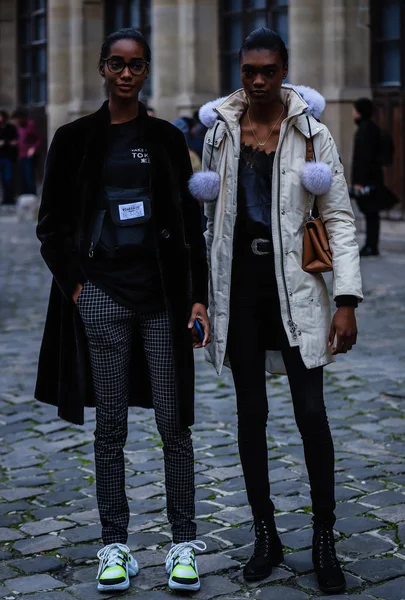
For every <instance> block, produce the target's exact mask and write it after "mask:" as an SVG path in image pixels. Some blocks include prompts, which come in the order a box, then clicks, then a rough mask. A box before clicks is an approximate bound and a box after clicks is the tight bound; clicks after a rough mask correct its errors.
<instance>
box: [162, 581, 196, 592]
mask: <svg viewBox="0 0 405 600" xmlns="http://www.w3.org/2000/svg"><path fill="white" fill-rule="evenodd" d="M200 587H201V583H200V582H199V581H198V583H190V584H189V585H187V583H177V582H176V581H171V580H169V588H170V589H171V590H183V591H188V592H198V590H199V589H200Z"/></svg>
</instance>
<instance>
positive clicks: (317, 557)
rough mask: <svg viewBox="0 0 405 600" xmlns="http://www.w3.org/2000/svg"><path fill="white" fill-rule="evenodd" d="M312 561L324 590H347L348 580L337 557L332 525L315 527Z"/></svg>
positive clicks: (338, 592)
mask: <svg viewBox="0 0 405 600" xmlns="http://www.w3.org/2000/svg"><path fill="white" fill-rule="evenodd" d="M312 561H313V563H314V568H315V573H316V576H317V578H318V584H319V587H320V589H321V591H322V592H324V593H325V594H341V593H343V592H344V591H345V589H346V580H345V576H344V574H343V572H342V569H341V568H340V564H339V561H338V559H337V558H336V551H335V538H334V536H333V529H332V527H327V526H323V527H322V526H320V527H316V528H315V529H314V537H313V541H312Z"/></svg>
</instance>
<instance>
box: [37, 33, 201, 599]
mask: <svg viewBox="0 0 405 600" xmlns="http://www.w3.org/2000/svg"><path fill="white" fill-rule="evenodd" d="M150 61H151V51H150V48H149V46H148V44H147V42H146V41H145V39H144V37H143V36H142V35H141V34H140V33H139V32H138V31H136V30H135V29H121V30H119V31H117V32H115V33H112V34H111V35H109V36H108V37H107V39H106V40H105V42H104V44H103V46H102V48H101V54H100V61H99V71H100V74H101V76H102V77H103V78H104V79H105V82H106V88H107V90H108V94H109V100H107V101H106V102H105V103H104V104H103V106H102V107H101V108H100V110H99V111H97V112H96V113H94V114H92V115H89V116H87V117H84V118H81V119H79V120H77V121H74V122H73V123H69V124H67V125H64V126H63V127H61V128H60V129H58V130H57V132H56V134H55V136H54V139H53V141H52V144H51V147H50V150H49V154H48V159H47V164H46V171H45V180H44V186H43V195H42V203H41V207H40V212H39V223H38V228H37V233H38V237H39V239H40V240H41V242H42V246H41V252H42V255H43V257H44V259H45V261H46V262H47V264H48V266H49V268H50V270H51V271H52V274H53V276H54V281H53V285H52V291H51V297H50V304H49V311H48V318H47V322H46V325H45V333H44V339H43V344H42V350H41V356H40V364H39V372H38V381H37V388H36V398H38V399H39V400H43V401H45V402H48V403H51V404H52V403H55V401H56V402H57V403H58V406H59V415H60V416H61V417H62V418H64V419H67V420H68V421H71V422H74V423H82V422H83V407H84V405H85V404H87V405H89V404H90V405H92V404H93V405H94V404H95V405H96V430H95V443H94V451H95V465H96V491H97V502H98V508H99V513H100V519H101V525H102V538H103V543H104V544H105V546H104V548H102V549H101V550H100V551H99V552H98V554H97V556H98V558H99V559H100V565H99V571H98V575H97V578H98V589H99V590H100V591H102V592H104V591H105V592H111V591H119V590H126V589H128V587H129V576H131V575H132V576H133V575H136V574H137V572H138V564H137V561H136V560H135V559H134V558H133V557H132V556H131V554H130V550H129V548H128V546H126V542H127V537H128V523H129V507H128V501H127V497H126V493H125V463H124V452H123V450H124V446H125V442H126V438H127V429H128V404H130V405H138V406H146V407H153V408H154V410H155V418H156V423H157V427H158V430H159V433H160V435H161V438H162V441H163V453H164V463H165V483H166V497H167V516H168V519H169V522H170V525H171V528H172V534H173V546H172V548H171V550H170V551H169V553H168V555H167V559H166V570H167V572H168V574H169V587H170V588H172V589H176V590H179V589H183V590H187V591H195V590H198V589H199V587H200V581H199V577H198V570H197V566H196V559H195V555H194V551H195V550H204V549H205V544H204V543H202V542H198V541H196V539H195V538H196V523H195V521H194V517H195V501H194V499H195V487H194V454H193V446H192V441H191V432H190V429H189V426H190V425H191V424H192V423H193V419H194V362H193V345H194V348H197V347H201V346H205V345H206V344H207V343H208V342H209V337H210V331H209V322H208V317H207V311H206V304H207V265H206V259H205V243H204V237H203V235H202V231H201V227H200V213H199V210H198V206H197V204H196V203H195V200H194V199H193V198H192V197H191V195H190V193H189V191H188V187H187V184H188V180H189V177H190V176H191V173H192V169H191V164H190V158H189V154H188V150H187V146H186V143H185V139H184V136H183V135H182V134H181V133H180V132H179V131H178V129H177V128H175V127H173V126H172V125H171V124H170V123H168V122H167V121H163V120H161V119H156V118H153V117H150V116H149V115H148V114H147V112H146V108H145V106H144V105H143V104H141V103H140V102H139V100H138V95H139V93H140V91H141V90H142V87H143V85H144V83H145V80H146V79H147V77H148V75H149V64H150ZM197 321H198V322H199V323H201V326H202V328H203V330H204V331H203V336H201V337H199V336H198V334H197V329H196V325H195V323H196V322H197ZM88 355H89V358H87V356H88Z"/></svg>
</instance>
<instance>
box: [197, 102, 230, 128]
mask: <svg viewBox="0 0 405 600" xmlns="http://www.w3.org/2000/svg"><path fill="white" fill-rule="evenodd" d="M225 99H226V96H224V97H223V98H217V99H216V100H213V101H212V102H207V103H206V104H204V105H203V106H202V107H201V108H200V110H199V111H198V117H199V119H200V121H201V123H202V124H203V125H205V126H206V127H208V129H210V128H211V127H212V126H213V125H214V123H215V121H216V120H217V118H218V114H217V113H216V112H215V110H214V108H216V107H217V106H219V105H220V104H221V103H222V102H223V101H224V100H225Z"/></svg>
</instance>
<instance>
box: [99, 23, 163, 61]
mask: <svg viewBox="0 0 405 600" xmlns="http://www.w3.org/2000/svg"><path fill="white" fill-rule="evenodd" d="M121 40H132V41H134V42H136V43H137V44H139V45H140V46H142V48H143V55H144V58H145V60H146V61H148V62H150V60H151V57H152V53H151V50H150V46H149V44H148V42H147V41H146V40H145V38H144V37H143V35H142V33H141V32H140V31H138V30H137V29H134V28H133V27H126V28H124V29H118V31H114V33H110V35H109V36H108V37H107V38H106V39H105V40H104V43H103V45H102V46H101V52H100V62H101V61H102V60H104V59H105V58H107V57H108V55H109V54H110V51H111V46H112V45H113V44H115V43H116V42H119V41H121Z"/></svg>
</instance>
